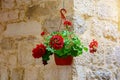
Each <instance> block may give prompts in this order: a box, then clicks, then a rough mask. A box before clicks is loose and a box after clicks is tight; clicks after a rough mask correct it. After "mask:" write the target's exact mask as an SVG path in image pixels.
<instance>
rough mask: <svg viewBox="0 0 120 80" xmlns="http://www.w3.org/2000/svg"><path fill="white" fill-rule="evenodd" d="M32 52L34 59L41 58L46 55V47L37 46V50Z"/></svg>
mask: <svg viewBox="0 0 120 80" xmlns="http://www.w3.org/2000/svg"><path fill="white" fill-rule="evenodd" d="M32 52H33V54H32V56H33V57H34V58H40V57H42V56H43V55H44V54H45V52H46V47H45V46H44V45H43V44H40V45H37V46H36V48H34V49H33V50H32Z"/></svg>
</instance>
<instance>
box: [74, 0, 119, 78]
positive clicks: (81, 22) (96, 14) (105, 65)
mask: <svg viewBox="0 0 120 80" xmlns="http://www.w3.org/2000/svg"><path fill="white" fill-rule="evenodd" d="M117 1H118V0H74V28H75V32H76V33H77V34H78V35H80V34H81V35H80V38H81V39H82V41H83V42H84V43H86V45H88V44H89V43H90V41H92V39H95V40H97V41H98V43H99V47H98V50H97V52H96V53H95V54H90V53H84V54H83V55H82V56H80V57H76V58H75V59H74V65H73V80H119V79H120V61H119V60H120V57H119V56H120V52H119V50H120V42H119V41H120V36H119V32H118V2H117Z"/></svg>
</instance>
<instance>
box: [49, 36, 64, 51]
mask: <svg viewBox="0 0 120 80" xmlns="http://www.w3.org/2000/svg"><path fill="white" fill-rule="evenodd" d="M50 45H51V46H52V47H53V48H54V49H56V50H59V49H61V48H62V47H63V45H64V41H63V38H62V36H60V35H54V36H52V38H51V39H50Z"/></svg>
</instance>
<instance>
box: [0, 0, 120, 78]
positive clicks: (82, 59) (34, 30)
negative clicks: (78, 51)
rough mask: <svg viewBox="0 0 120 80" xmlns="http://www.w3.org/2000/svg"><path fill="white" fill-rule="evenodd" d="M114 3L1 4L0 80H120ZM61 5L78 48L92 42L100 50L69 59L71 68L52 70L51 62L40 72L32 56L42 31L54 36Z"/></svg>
mask: <svg viewBox="0 0 120 80" xmlns="http://www.w3.org/2000/svg"><path fill="white" fill-rule="evenodd" d="M63 1H64V4H63ZM118 1H119V0H0V80H119V79H120V68H119V67H120V36H119V35H120V34H119V32H118V28H119V27H118V22H119V21H120V20H119V19H118V18H119V17H120V16H119V15H118V8H119V5H118ZM63 5H64V8H66V9H67V12H68V13H67V14H66V16H67V18H68V19H70V20H73V24H74V31H75V32H76V34H77V35H78V36H79V37H80V39H82V41H83V43H84V44H85V45H86V46H88V44H89V42H90V41H91V40H92V39H96V40H97V41H98V42H99V47H98V50H97V52H96V53H95V54H90V53H89V52H88V53H84V54H83V55H81V56H79V57H76V58H74V63H73V65H72V66H62V67H61V66H56V65H55V63H54V58H53V56H51V60H50V61H49V64H48V65H47V66H43V64H42V61H41V59H38V60H35V59H34V58H33V57H32V55H31V54H32V52H31V50H32V49H33V48H34V47H35V46H36V44H39V43H41V42H43V37H41V36H40V33H41V32H42V31H43V30H45V31H47V32H52V31H56V30H58V26H60V20H61V19H60V13H59V10H60V8H62V7H63ZM73 12H74V13H73ZM118 16H119V17H118Z"/></svg>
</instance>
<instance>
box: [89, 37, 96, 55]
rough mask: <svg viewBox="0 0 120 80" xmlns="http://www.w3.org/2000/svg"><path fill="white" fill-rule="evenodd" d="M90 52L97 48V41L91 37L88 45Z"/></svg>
mask: <svg viewBox="0 0 120 80" xmlns="http://www.w3.org/2000/svg"><path fill="white" fill-rule="evenodd" d="M89 48H90V53H94V52H96V51H97V48H98V42H97V41H95V40H94V39H93V41H92V42H91V43H90V45H89Z"/></svg>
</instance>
